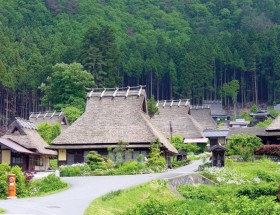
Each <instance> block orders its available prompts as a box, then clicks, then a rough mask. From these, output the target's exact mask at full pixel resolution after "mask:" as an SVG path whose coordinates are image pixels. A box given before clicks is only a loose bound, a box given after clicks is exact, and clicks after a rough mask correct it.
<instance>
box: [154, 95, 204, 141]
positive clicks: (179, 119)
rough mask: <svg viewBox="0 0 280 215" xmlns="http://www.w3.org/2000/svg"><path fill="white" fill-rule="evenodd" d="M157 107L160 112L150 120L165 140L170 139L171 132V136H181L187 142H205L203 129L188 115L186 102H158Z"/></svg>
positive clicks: (187, 103)
mask: <svg viewBox="0 0 280 215" xmlns="http://www.w3.org/2000/svg"><path fill="white" fill-rule="evenodd" d="M157 107H158V108H159V111H160V112H159V114H158V115H155V116H153V118H152V119H151V120H152V123H153V125H154V126H155V127H157V128H158V129H159V130H160V131H161V132H162V133H163V134H164V136H165V137H166V138H170V137H171V131H172V135H181V136H182V137H183V138H184V139H185V140H187V142H193V141H192V140H193V139H195V140H196V142H205V137H204V135H203V132H202V130H203V128H202V127H201V126H200V125H199V123H198V122H197V121H196V120H195V119H194V118H193V117H192V116H191V115H190V105H189V101H188V100H186V101H184V100H176V101H175V100H172V101H159V102H158V103H157ZM206 141H207V140H206Z"/></svg>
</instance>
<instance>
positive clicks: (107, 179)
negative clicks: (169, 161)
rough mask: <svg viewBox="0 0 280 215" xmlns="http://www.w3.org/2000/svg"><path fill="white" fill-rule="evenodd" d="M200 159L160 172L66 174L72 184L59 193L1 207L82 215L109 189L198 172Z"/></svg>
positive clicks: (23, 214)
mask: <svg viewBox="0 0 280 215" xmlns="http://www.w3.org/2000/svg"><path fill="white" fill-rule="evenodd" d="M201 163H202V162H201V161H194V162H192V163H191V164H189V165H187V166H184V167H181V168H178V169H175V170H171V171H168V172H165V173H159V174H144V175H125V176H86V177H64V178H61V179H62V180H63V181H65V182H67V183H69V184H71V187H70V188H69V189H67V190H65V191H62V192H60V193H56V194H52V195H48V196H44V197H38V198H24V199H9V200H0V208H3V209H5V210H6V211H7V214H6V215H8V214H17V215H82V214H83V213H84V211H85V209H86V208H87V207H88V205H89V204H90V202H91V201H92V200H93V199H95V198H97V197H100V196H102V195H104V194H106V193H108V192H110V191H114V190H119V189H125V188H128V187H131V186H135V185H138V184H141V183H144V182H148V181H151V180H154V179H159V178H170V177H174V176H178V175H181V174H185V173H190V172H195V171H197V168H198V166H199V165H200V164H201Z"/></svg>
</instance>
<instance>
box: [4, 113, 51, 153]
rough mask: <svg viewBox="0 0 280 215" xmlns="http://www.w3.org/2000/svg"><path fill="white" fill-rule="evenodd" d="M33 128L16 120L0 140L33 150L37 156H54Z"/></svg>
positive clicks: (21, 120) (29, 123)
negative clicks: (10, 141) (7, 140)
mask: <svg viewBox="0 0 280 215" xmlns="http://www.w3.org/2000/svg"><path fill="white" fill-rule="evenodd" d="M26 125H28V126H26ZM34 128H36V126H35V125H34V124H33V123H32V122H30V121H28V120H25V119H22V118H16V120H15V121H14V122H13V123H11V124H10V125H9V128H8V131H7V132H6V134H5V135H4V136H3V137H2V138H3V139H9V140H12V141H14V142H16V143H17V144H19V145H21V146H23V147H24V148H27V149H30V150H35V151H36V152H37V153H39V154H46V155H56V152H55V151H53V150H49V149H46V148H47V147H48V146H49V145H48V144H47V143H46V142H45V141H44V140H43V138H42V137H41V136H40V135H39V134H38V132H37V131H36V130H35V129H34Z"/></svg>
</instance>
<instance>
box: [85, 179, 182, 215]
mask: <svg viewBox="0 0 280 215" xmlns="http://www.w3.org/2000/svg"><path fill="white" fill-rule="evenodd" d="M150 198H154V199H156V200H159V201H161V202H164V201H168V200H172V199H177V198H178V197H177V196H175V194H173V193H172V192H171V191H170V190H169V189H168V188H167V186H166V181H163V180H157V181H152V182H149V183H145V184H142V185H139V186H136V187H132V188H129V189H126V190H121V191H115V192H111V193H108V194H106V195H105V196H102V197H100V198H98V199H96V200H94V201H93V202H92V203H91V204H90V206H89V207H88V208H87V209H86V211H85V215H91V214H95V215H99V214H100V215H115V214H121V213H123V212H125V211H127V210H128V209H132V208H134V207H135V206H136V205H138V204H141V203H144V202H145V201H146V200H148V199H150Z"/></svg>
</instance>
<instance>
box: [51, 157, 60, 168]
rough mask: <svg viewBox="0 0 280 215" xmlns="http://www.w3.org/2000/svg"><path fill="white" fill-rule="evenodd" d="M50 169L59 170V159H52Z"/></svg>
mask: <svg viewBox="0 0 280 215" xmlns="http://www.w3.org/2000/svg"><path fill="white" fill-rule="evenodd" d="M50 168H51V169H52V170H56V169H58V161H57V159H51V160H50Z"/></svg>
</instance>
